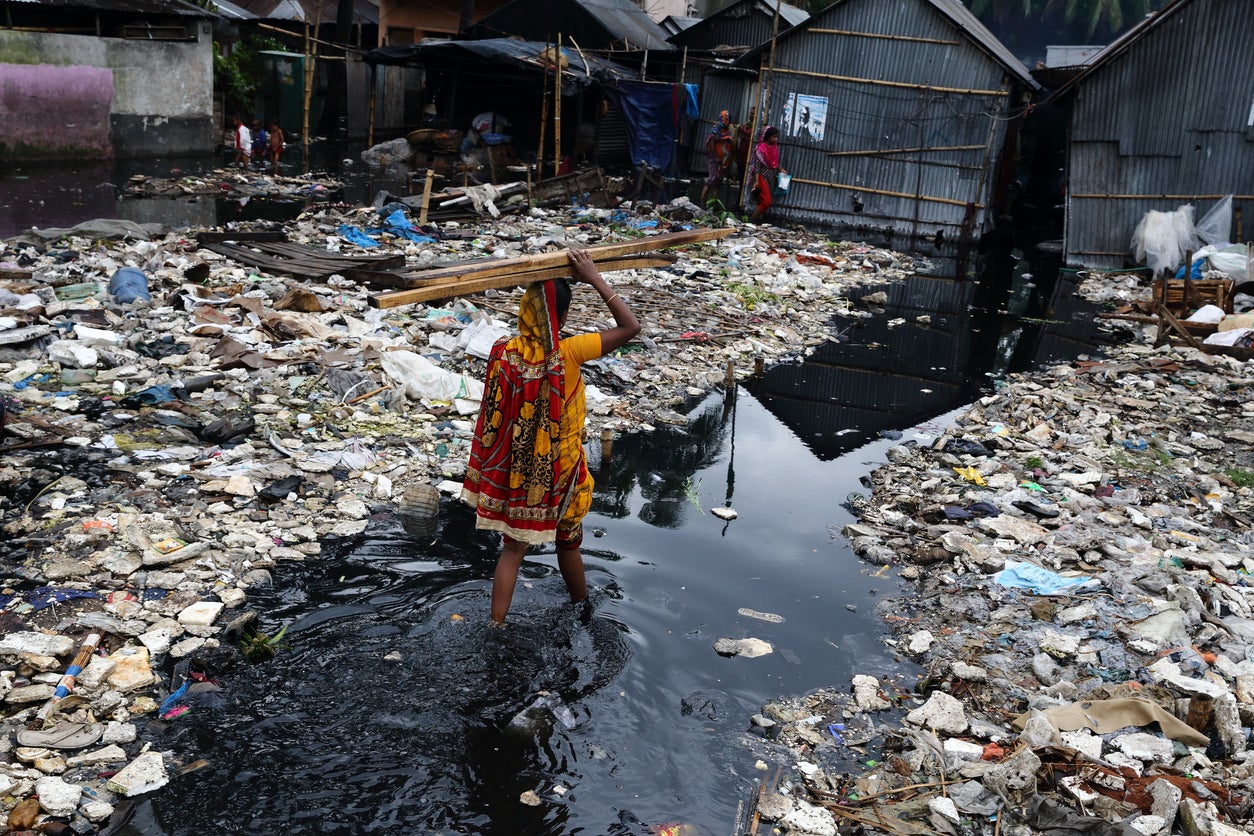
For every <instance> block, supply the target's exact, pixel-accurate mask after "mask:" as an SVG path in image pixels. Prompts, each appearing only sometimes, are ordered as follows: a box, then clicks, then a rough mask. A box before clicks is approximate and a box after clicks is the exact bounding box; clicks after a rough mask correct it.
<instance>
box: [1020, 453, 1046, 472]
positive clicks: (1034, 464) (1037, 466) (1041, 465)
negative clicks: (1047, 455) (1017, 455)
mask: <svg viewBox="0 0 1254 836" xmlns="http://www.w3.org/2000/svg"><path fill="white" fill-rule="evenodd" d="M1023 464H1024V466H1025V467H1026V468H1027V469H1028V470H1044V469H1045V462H1044V461H1043V460H1042V459H1041V457H1040V456H1028V459H1027V461H1025V462H1024V463H1023Z"/></svg>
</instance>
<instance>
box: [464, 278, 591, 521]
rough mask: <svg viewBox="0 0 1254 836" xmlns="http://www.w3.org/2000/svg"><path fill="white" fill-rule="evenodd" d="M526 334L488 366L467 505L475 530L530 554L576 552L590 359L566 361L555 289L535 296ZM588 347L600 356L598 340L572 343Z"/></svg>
mask: <svg viewBox="0 0 1254 836" xmlns="http://www.w3.org/2000/svg"><path fill="white" fill-rule="evenodd" d="M518 331H519V334H518V336H517V337H514V338H512V339H509V340H500V341H498V342H497V344H496V345H495V346H493V348H492V353H491V355H490V356H489V358H488V372H487V378H486V379H485V381H484V392H483V403H482V406H481V407H480V409H479V418H478V421H477V423H476V425H475V435H474V439H473V440H472V442H471V446H470V461H469V464H468V466H467V469H466V478H465V480H464V482H463V484H462V499H463V500H464V501H466V502H467V503H469V504H470V505H472V506H474V508H475V514H476V519H475V527H476V528H483V529H488V530H492V531H500V532H502V533H503V534H505V535H506V536H507V537H512V538H514V539H515V540H521V541H523V542H525V543H529V544H538V543H549V542H553V541H554V540H563V541H569V542H577V538H578V534H579V533H580V530H581V526H580V521H581V520H582V518H583V517H584V515H586V514H587V512H588V509H589V507H590V506H591V503H592V477H591V475H590V474H589V473H588V468H587V463H586V461H585V458H584V452H583V444H582V432H583V424H584V418H585V412H584V398H583V380H582V377H581V376H580V375H579V373H578V364H579V363H580V362H581V361H582V360H583V359H586V358H584V357H574V356H573V357H571V358H567V357H565V356H564V354H563V345H562V342H561V340H560V339H559V337H558V323H557V307H556V292H555V289H554V286H553V283H552V282H537V283H535V284H533V285H531V287H529V288H528V289H527V292H526V293H525V294H524V295H523V299H522V304H521V306H520V308H519V312H518ZM588 338H591V339H594V340H595V341H596V345H597V349H599V347H600V338H599V337H598V336H597V335H595V334H589V335H583V336H581V337H575V338H572V339H571V340H567V342H568V343H574V342H576V341H586V340H587V339H588ZM597 354H599V350H598V351H596V353H593V354H592V356H596V355H597ZM568 360H569V361H573V363H571V365H573V368H572V369H570V370H569V371H570V372H573V374H571V373H568V369H567V365H568ZM572 378H573V379H572ZM568 388H569V389H570V390H571V391H570V392H569V393H568V392H567V389H568ZM559 528H560V529H561V533H560V536H559Z"/></svg>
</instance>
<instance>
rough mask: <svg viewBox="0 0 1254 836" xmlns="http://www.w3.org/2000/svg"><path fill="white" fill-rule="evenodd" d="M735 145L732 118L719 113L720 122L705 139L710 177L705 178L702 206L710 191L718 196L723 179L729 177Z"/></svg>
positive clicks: (702, 190) (725, 113) (724, 112)
mask: <svg viewBox="0 0 1254 836" xmlns="http://www.w3.org/2000/svg"><path fill="white" fill-rule="evenodd" d="M733 144H734V143H733V142H732V134H731V116H730V115H729V114H728V113H727V111H725V110H724V111H721V112H720V113H719V115H718V121H717V122H715V123H714V127H713V128H711V129H710V135H709V136H707V137H706V138H705V155H706V160H707V163H708V164H709V176H708V177H706V178H705V185H704V186H702V187H701V205H702V206H704V205H705V196H706V194H707V193H709V191H710V189H714V191H715V193H716V194H717V193H718V187H719V185H720V184H722V182H723V179H724V178H725V177H726V176H727V171H728V169H730V168H731V164H732V158H733Z"/></svg>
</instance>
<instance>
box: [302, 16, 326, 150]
mask: <svg viewBox="0 0 1254 836" xmlns="http://www.w3.org/2000/svg"><path fill="white" fill-rule="evenodd" d="M321 26H322V4H321V3H319V4H318V13H317V14H316V15H314V31H313V35H312V36H311V35H310V33H309V24H308V23H306V24H305V104H304V107H303V108H302V110H303V114H302V122H301V141H302V142H303V143H304V147H305V168H306V169H307V168H309V103H310V101H311V100H312V99H313V80H314V65H315V64H316V63H317V61H318V37H317V36H318V29H319V27H321ZM311 41H312V43H311Z"/></svg>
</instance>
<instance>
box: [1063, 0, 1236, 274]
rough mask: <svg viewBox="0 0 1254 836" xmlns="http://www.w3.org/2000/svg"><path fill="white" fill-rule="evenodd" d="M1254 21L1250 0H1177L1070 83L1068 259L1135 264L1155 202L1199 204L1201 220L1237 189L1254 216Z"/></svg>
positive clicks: (1094, 264) (1095, 264) (1160, 205)
mask: <svg viewBox="0 0 1254 836" xmlns="http://www.w3.org/2000/svg"><path fill="white" fill-rule="evenodd" d="M1251 21H1254V3H1251V2H1250V0H1176V2H1173V3H1171V4H1169V5H1168V6H1166V7H1165V8H1163V9H1162V11H1160V12H1159V13H1158V14H1156V15H1154V16H1153V17H1150V18H1148V19H1146V20H1145V21H1144V22H1143V23H1141V24H1139V25H1138V26H1136V27H1135V28H1133V29H1131V30H1129V31H1128V32H1127V33H1125V34H1124V35H1123V36H1122V37H1120V38H1119V39H1118V40H1116V41H1115V42H1114V43H1112V44H1110V45H1109V46H1108V47H1106V49H1104V50H1103V51H1102V52H1100V53H1098V55H1097V56H1095V57H1094V58H1093V59H1092V61H1091V62H1090V64H1089V66H1088V69H1086V70H1085V72H1084V73H1083V74H1081V75H1080V76H1079V77H1077V78H1076V79H1075V80H1073V81H1072V82H1071V83H1070V84H1069V85H1067V86H1066V87H1064V88H1061V89H1060V90H1059V94H1062V95H1073V100H1074V101H1073V108H1072V113H1071V141H1070V145H1069V149H1068V167H1067V168H1068V170H1067V177H1068V190H1067V195H1066V225H1065V230H1064V236H1065V247H1064V248H1065V259H1066V262H1067V263H1068V264H1072V265H1079V266H1084V267H1090V268H1095V269H1118V268H1120V267H1123V266H1124V265H1125V263H1126V262H1128V261H1130V259H1131V240H1132V232H1133V230H1134V229H1135V228H1136V225H1137V223H1138V222H1139V221H1140V219H1141V218H1142V217H1143V216H1144V214H1145V213H1146V212H1148V211H1150V210H1159V211H1170V210H1173V209H1176V208H1177V207H1178V206H1180V205H1181V204H1185V203H1190V204H1193V205H1194V206H1195V207H1196V210H1197V215H1198V217H1201V215H1202V214H1204V213H1205V212H1206V211H1207V210H1208V209H1210V208H1211V206H1212V205H1213V204H1214V203H1215V201H1216V200H1218V199H1219V198H1222V197H1223V196H1225V195H1229V194H1232V195H1235V196H1236V199H1235V201H1234V207H1239V208H1241V209H1242V215H1243V216H1244V217H1245V218H1254V70H1251V68H1252V67H1254V38H1252V37H1251V34H1250V23H1251ZM1235 234H1236V233H1235V231H1234V235H1235ZM1245 237H1249V235H1248V232H1247V233H1246V236H1245Z"/></svg>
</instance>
